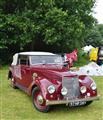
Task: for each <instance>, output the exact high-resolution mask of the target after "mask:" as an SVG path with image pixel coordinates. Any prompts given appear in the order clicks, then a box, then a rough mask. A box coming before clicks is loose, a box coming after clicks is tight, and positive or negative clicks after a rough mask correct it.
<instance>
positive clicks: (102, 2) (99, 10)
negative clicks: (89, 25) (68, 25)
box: [93, 0, 103, 24]
mask: <svg viewBox="0 0 103 120" xmlns="http://www.w3.org/2000/svg"><path fill="white" fill-rule="evenodd" d="M94 12H95V13H94V14H93V16H94V17H95V18H96V19H97V20H98V23H99V24H103V0H96V6H95V8H94Z"/></svg>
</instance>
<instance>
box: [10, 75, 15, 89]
mask: <svg viewBox="0 0 103 120" xmlns="http://www.w3.org/2000/svg"><path fill="white" fill-rule="evenodd" d="M10 85H11V87H12V88H14V89H16V86H15V80H14V78H13V77H11V80H10Z"/></svg>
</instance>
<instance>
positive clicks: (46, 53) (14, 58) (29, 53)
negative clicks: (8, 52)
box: [11, 52, 55, 65]
mask: <svg viewBox="0 0 103 120" xmlns="http://www.w3.org/2000/svg"><path fill="white" fill-rule="evenodd" d="M18 55H55V54H53V53H50V52H20V53H16V54H14V56H13V62H12V64H11V65H16V64H17V60H18Z"/></svg>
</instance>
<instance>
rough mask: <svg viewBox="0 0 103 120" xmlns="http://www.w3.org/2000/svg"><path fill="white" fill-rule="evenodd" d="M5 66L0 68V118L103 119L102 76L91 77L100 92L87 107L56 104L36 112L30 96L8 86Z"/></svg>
mask: <svg viewBox="0 0 103 120" xmlns="http://www.w3.org/2000/svg"><path fill="white" fill-rule="evenodd" d="M7 73H8V70H7V68H3V69H2V70H0V115H1V116H0V120H103V102H102V101H103V97H102V96H103V77H93V78H94V79H95V81H96V83H97V87H98V91H99V93H100V94H101V98H100V100H99V101H95V102H93V103H92V104H91V105H90V106H88V107H77V108H68V107H66V106H56V107H54V108H53V109H52V110H51V111H50V112H49V113H41V112H38V111H37V110H36V109H35V108H34V107H33V105H32V100H31V97H29V96H28V95H27V94H25V93H24V92H22V91H21V90H19V89H13V88H11V87H10V84H9V80H7Z"/></svg>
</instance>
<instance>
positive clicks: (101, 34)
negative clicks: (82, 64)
mask: <svg viewBox="0 0 103 120" xmlns="http://www.w3.org/2000/svg"><path fill="white" fill-rule="evenodd" d="M85 41H86V44H88V45H93V46H94V47H97V46H102V45H103V25H102V24H97V25H96V26H94V27H93V28H92V29H91V30H90V31H89V33H88V35H87V36H86V40H85Z"/></svg>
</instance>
